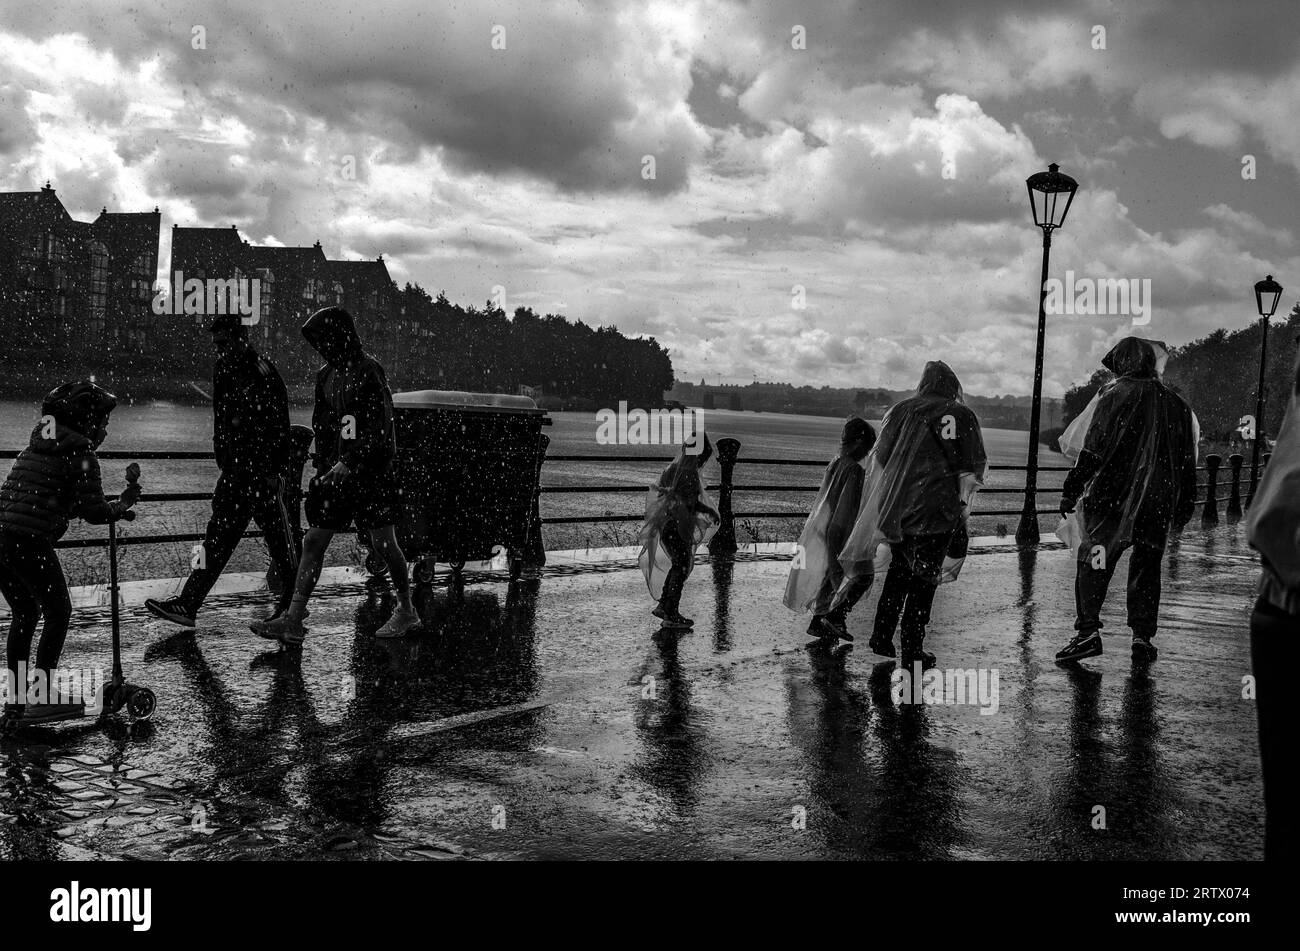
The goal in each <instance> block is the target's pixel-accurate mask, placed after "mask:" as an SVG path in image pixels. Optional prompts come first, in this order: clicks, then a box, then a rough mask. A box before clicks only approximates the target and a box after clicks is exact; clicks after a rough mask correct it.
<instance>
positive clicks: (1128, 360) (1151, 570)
mask: <svg viewBox="0 0 1300 951" xmlns="http://www.w3.org/2000/svg"><path fill="white" fill-rule="evenodd" d="M1160 349H1161V350H1163V348H1160ZM1158 357H1159V354H1158V352H1157V348H1156V347H1155V346H1153V345H1152V343H1151V342H1150V341H1147V340H1143V339H1141V338H1139V337H1126V338H1125V339H1123V340H1121V341H1120V342H1119V343H1117V344H1116V345H1115V347H1114V348H1113V349H1112V350H1111V351H1110V353H1108V354H1107V355H1106V358H1105V359H1104V360H1103V361H1102V365H1103V366H1105V367H1106V368H1107V369H1108V370H1110V371H1111V372H1113V373H1114V374H1115V376H1116V378H1115V381H1114V382H1113V383H1110V384H1108V385H1107V386H1106V387H1105V388H1104V389H1103V391H1102V392H1100V393H1099V394H1098V398H1097V400H1096V406H1095V407H1093V411H1092V414H1091V417H1090V419H1089V422H1088V427H1087V430H1086V435H1085V437H1084V440H1083V445H1082V447H1081V448H1079V450H1078V455H1077V461H1076V462H1075V464H1074V468H1073V469H1071V470H1070V474H1069V475H1068V476H1066V479H1065V486H1064V488H1063V489H1062V490H1061V515H1062V516H1065V517H1066V518H1067V520H1068V517H1069V515H1070V514H1071V513H1073V512H1074V511H1075V509H1076V507H1077V508H1078V510H1079V511H1078V519H1077V521H1078V531H1079V532H1080V533H1081V538H1079V539H1078V540H1077V544H1078V553H1077V556H1076V561H1077V573H1076V576H1075V584H1074V594H1075V606H1076V609H1077V617H1076V619H1075V623H1074V628H1075V631H1076V632H1077V633H1076V634H1075V636H1074V638H1073V639H1072V640H1071V641H1070V643H1069V644H1067V645H1066V646H1065V647H1064V648H1062V649H1061V650H1060V651H1059V652H1058V653H1057V655H1056V659H1057V661H1058V662H1061V663H1068V662H1074V661H1078V660H1081V659H1083V658H1085V657H1096V656H1097V655H1098V654H1100V653H1101V652H1102V645H1101V628H1102V623H1101V617H1100V613H1101V606H1102V604H1103V603H1104V602H1105V600H1106V589H1107V588H1108V587H1109V586H1110V579H1111V576H1112V575H1113V574H1114V572H1115V564H1116V562H1117V561H1118V560H1119V557H1120V555H1121V554H1123V553H1124V552H1125V551H1126V550H1128V549H1130V548H1131V549H1132V551H1131V552H1130V554H1129V568H1128V626H1129V628H1130V629H1132V631H1133V645H1132V654H1133V659H1134V660H1140V661H1152V660H1155V657H1156V648H1155V646H1154V645H1153V644H1152V643H1151V639H1152V638H1153V637H1154V636H1155V633H1156V622H1157V615H1158V613H1159V610H1160V567H1161V562H1162V561H1163V556H1164V550H1165V544H1166V542H1167V540H1168V538H1169V533H1170V531H1171V530H1172V531H1174V532H1181V531H1182V529H1183V526H1184V525H1186V524H1187V522H1188V520H1190V519H1191V517H1192V514H1193V513H1194V512H1195V511H1196V427H1195V417H1194V416H1193V414H1192V410H1191V407H1190V406H1188V405H1187V403H1186V401H1185V400H1183V398H1182V397H1181V396H1179V395H1178V394H1177V393H1175V392H1174V391H1173V390H1172V389H1170V388H1169V387H1168V386H1166V385H1165V384H1164V382H1162V381H1161V379H1160V376H1159V373H1158V367H1159V362H1160V361H1159V359H1158ZM1062 440H1063V441H1064V436H1063V437H1062ZM1085 490H1086V491H1085ZM1081 496H1082V501H1080V497H1081Z"/></svg>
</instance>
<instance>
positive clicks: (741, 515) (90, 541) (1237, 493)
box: [0, 427, 1271, 552]
mask: <svg viewBox="0 0 1300 951" xmlns="http://www.w3.org/2000/svg"><path fill="white" fill-rule="evenodd" d="M294 428H295V429H298V430H303V429H305V427H294ZM308 432H310V431H309V430H308ZM716 445H717V459H718V463H719V467H720V469H721V479H720V481H719V482H717V483H714V484H711V485H709V486H708V488H709V489H710V490H711V491H716V492H718V502H719V505H718V509H719V513H720V514H721V515H722V524H721V525H720V526H719V528H718V531H717V533H716V534H715V536H714V539H713V541H712V542H711V543H710V547H711V549H712V550H713V551H721V552H725V551H734V550H735V549H736V541H735V523H736V519H804V518H807V516H808V513H807V512H806V511H795V512H791V511H752V512H736V511H734V509H733V500H734V495H735V493H737V492H816V491H817V490H818V488H819V487H820V480H818V481H817V482H809V483H804V484H796V485H790V484H780V483H753V484H746V483H737V482H736V481H735V468H736V466H737V465H749V466H768V467H771V466H777V467H791V468H801V467H802V468H817V469H822V468H825V466H826V463H825V462H824V461H822V460H817V459H777V458H768V457H756V458H749V459H746V458H743V457H741V455H740V448H741V444H740V442H739V440H736V439H732V438H730V437H726V438H722V439H719V440H718V441H717V444H716ZM296 448H297V451H296V452H295V454H294V462H293V465H294V466H295V468H296V471H297V473H298V480H297V482H298V485H297V488H296V490H294V489H293V488H292V484H293V479H292V476H291V477H290V479H289V484H290V486H291V489H290V492H291V494H292V498H290V499H289V500H288V501H290V502H291V505H290V514H291V516H292V515H295V514H296V515H299V516H300V514H301V500H302V491H301V482H302V469H303V467H304V466H305V464H306V459H307V453H306V448H307V445H306V443H305V442H303V437H302V436H301V434H300V436H299V439H298V441H297V444H296ZM97 455H98V456H99V458H100V459H106V460H131V461H141V460H154V461H167V460H205V459H213V458H214V456H213V454H212V453H211V452H177V451H157V452H147V451H146V452H133V451H129V450H116V449H114V450H105V451H102V452H99V453H97ZM17 456H18V451H16V450H0V460H2V459H15V458H17ZM1270 456H1271V453H1264V455H1263V458H1262V464H1261V465H1260V469H1261V471H1262V470H1263V469H1264V467H1265V466H1266V465H1267V464H1268V461H1269V458H1270ZM673 458H674V457H672V456H626V455H621V456H620V455H564V454H555V455H546V456H545V457H544V461H545V462H578V463H611V462H617V463H621V464H624V465H626V464H628V463H645V464H654V463H665V464H666V463H668V462H671V461H672V460H673ZM1228 464H1229V465H1228V473H1229V474H1230V479H1229V481H1228V482H1227V483H1226V485H1225V487H1226V488H1227V490H1228V492H1227V494H1226V495H1224V496H1220V495H1219V488H1220V485H1219V476H1220V473H1221V471H1222V468H1223V458H1222V457H1221V456H1219V455H1217V454H1213V455H1209V456H1206V458H1205V464H1204V465H1202V466H1198V467H1197V471H1198V472H1201V473H1205V475H1206V478H1205V481H1204V482H1201V481H1199V479H1198V483H1197V495H1198V497H1197V502H1196V504H1197V505H1199V506H1201V509H1202V511H1201V520H1202V523H1203V524H1213V523H1216V522H1218V520H1219V506H1220V504H1223V503H1226V510H1225V516H1226V517H1227V518H1228V519H1229V520H1233V519H1237V518H1240V517H1241V515H1242V513H1243V511H1244V509H1245V507H1246V506H1248V505H1249V503H1250V499H1249V498H1247V499H1246V500H1245V501H1244V503H1243V500H1242V480H1243V476H1246V477H1247V478H1248V476H1249V472H1250V468H1251V467H1250V466H1247V465H1245V458H1244V456H1242V455H1241V454H1240V453H1234V454H1233V455H1231V456H1229V457H1228ZM988 469H989V471H994V472H998V471H1000V472H1024V471H1025V466H1014V465H990V466H989V467H988ZM1038 471H1039V472H1059V473H1065V472H1069V471H1070V467H1069V466H1039V467H1038ZM645 491H646V486H645V485H644V484H641V485H626V484H622V485H541V486H539V488H538V495H539V496H540V495H574V494H587V495H604V494H618V493H644V492H645ZM1024 492H1025V489H1024V486H1023V485H1022V486H992V487H988V488H985V489H982V490H981V491H980V494H981V495H1015V496H1021V497H1023V495H1024ZM1060 492H1061V489H1060V488H1052V487H1046V486H1039V487H1038V493H1039V494H1042V495H1049V496H1051V495H1059V494H1060ZM109 497H110V498H115V496H109ZM211 499H212V493H211V492H152V493H146V494H143V495H141V496H140V502H141V503H148V502H206V501H210V500H211ZM295 510H296V511H295ZM1057 512H1058V508H1057V507H1049V508H1040V509H1037V514H1038V515H1055V514H1057ZM1019 514H1020V510H1019V509H976V510H974V511H972V512H971V513H970V515H971V517H989V516H998V515H1006V516H1017V515H1019ZM643 517H644V513H642V512H628V513H624V514H603V515H576V516H552V517H548V518H540V519H539V523H540V524H541V525H580V524H594V523H602V522H634V521H640V520H641V519H642V518H643ZM296 524H299V525H300V524H301V522H300V520H296ZM261 535H262V533H261V532H259V531H256V530H254V531H249V532H246V533H245V534H244V536H243V537H245V538H259V537H261ZM203 539H204V535H203V533H201V532H190V533H168V534H150V535H130V536H120V537H119V538H118V540H117V543H118V545H162V544H170V543H176V542H199V541H203ZM107 544H108V542H107V539H105V538H74V539H63V540H61V541H59V542H58V543H56V545H55V547H56V548H100V547H104V546H106V545H107Z"/></svg>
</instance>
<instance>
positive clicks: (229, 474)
mask: <svg viewBox="0 0 1300 951" xmlns="http://www.w3.org/2000/svg"><path fill="white" fill-rule="evenodd" d="M209 329H210V330H211V332H212V343H213V345H214V346H215V347H216V348H217V361H216V364H215V366H214V368H213V371H212V386H213V393H212V414H213V420H212V448H213V451H214V452H215V454H216V457H217V468H218V469H220V470H221V475H220V477H219V478H218V479H217V487H216V490H215V491H214V492H213V494H212V518H211V520H210V521H209V522H208V530H207V534H206V536H205V538H204V540H203V545H202V546H201V547H199V548H196V549H195V552H194V554H195V559H194V568H193V570H192V571H191V572H190V576H189V578H188V579H186V581H185V587H184V588H183V589H181V593H180V594H179V595H178V596H177V597H174V598H168V599H167V600H165V601H157V600H155V599H153V598H149V599H148V600H146V601H145V607H146V608H148V609H149V611H150V612H151V613H153V614H155V615H157V616H158V617H160V618H163V619H165V620H168V621H171V622H172V623H174V624H180V625H182V626H184V627H193V626H194V618H195V616H196V615H197V614H198V611H199V608H200V607H201V606H202V604H203V599H204V598H206V597H207V596H208V592H209V591H211V590H212V586H213V585H214V584H216V582H217V579H218V578H219V577H221V572H222V570H223V569H224V568H225V567H226V562H227V561H229V560H230V556H231V555H232V554H233V553H234V551H235V546H236V545H238V544H239V540H240V538H242V537H243V535H244V532H245V531H247V530H248V523H249V520H250V519H251V520H253V521H255V522H257V526H258V528H260V529H261V530H262V534H263V538H264V539H265V541H266V547H267V550H268V551H269V552H270V555H271V560H272V561H273V562H274V563H275V566H276V568H277V569H278V570H279V573H280V577H281V578H282V579H284V590H283V592H282V593H281V595H280V601H279V604H278V605H277V607H276V612H275V615H274V616H279V615H280V614H283V613H284V612H285V611H286V610H288V607H289V601H290V599H291V598H292V596H293V587H292V584H291V582H290V580H289V579H291V578H293V577H294V575H295V574H297V570H298V555H297V551H296V546H295V539H294V533H293V532H292V530H291V529H290V527H289V517H288V513H287V512H286V511H285V508H284V473H285V469H286V467H287V464H288V458H289V399H288V395H287V394H286V392H285V388H284V381H283V380H282V379H281V378H280V373H279V371H278V370H276V368H275V364H273V363H271V361H270V360H267V359H266V358H265V357H261V356H258V354H257V351H256V350H254V349H253V347H252V345H251V344H250V343H249V342H248V328H247V327H245V326H244V324H243V322H242V321H241V320H240V319H239V315H238V314H223V315H220V316H217V317H215V318H214V319H213V321H212V325H211V327H210V328H209Z"/></svg>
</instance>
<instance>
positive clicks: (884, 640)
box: [867, 634, 898, 657]
mask: <svg viewBox="0 0 1300 951" xmlns="http://www.w3.org/2000/svg"><path fill="white" fill-rule="evenodd" d="M867 646H868V647H870V648H871V649H872V651H874V652H875V653H877V654H879V655H880V656H881V657H897V656H898V652H897V651H895V650H894V639H893V638H892V637H883V636H881V635H879V634H873V635H872V637H871V640H869V641H867Z"/></svg>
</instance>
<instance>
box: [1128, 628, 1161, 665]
mask: <svg viewBox="0 0 1300 951" xmlns="http://www.w3.org/2000/svg"><path fill="white" fill-rule="evenodd" d="M1157 653H1158V651H1156V645H1154V644H1152V643H1151V638H1149V637H1143V636H1142V635H1141V634H1134V635H1133V659H1134V660H1136V661H1146V662H1147V663H1150V662H1151V661H1153V660H1155V659H1156V654H1157Z"/></svg>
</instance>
